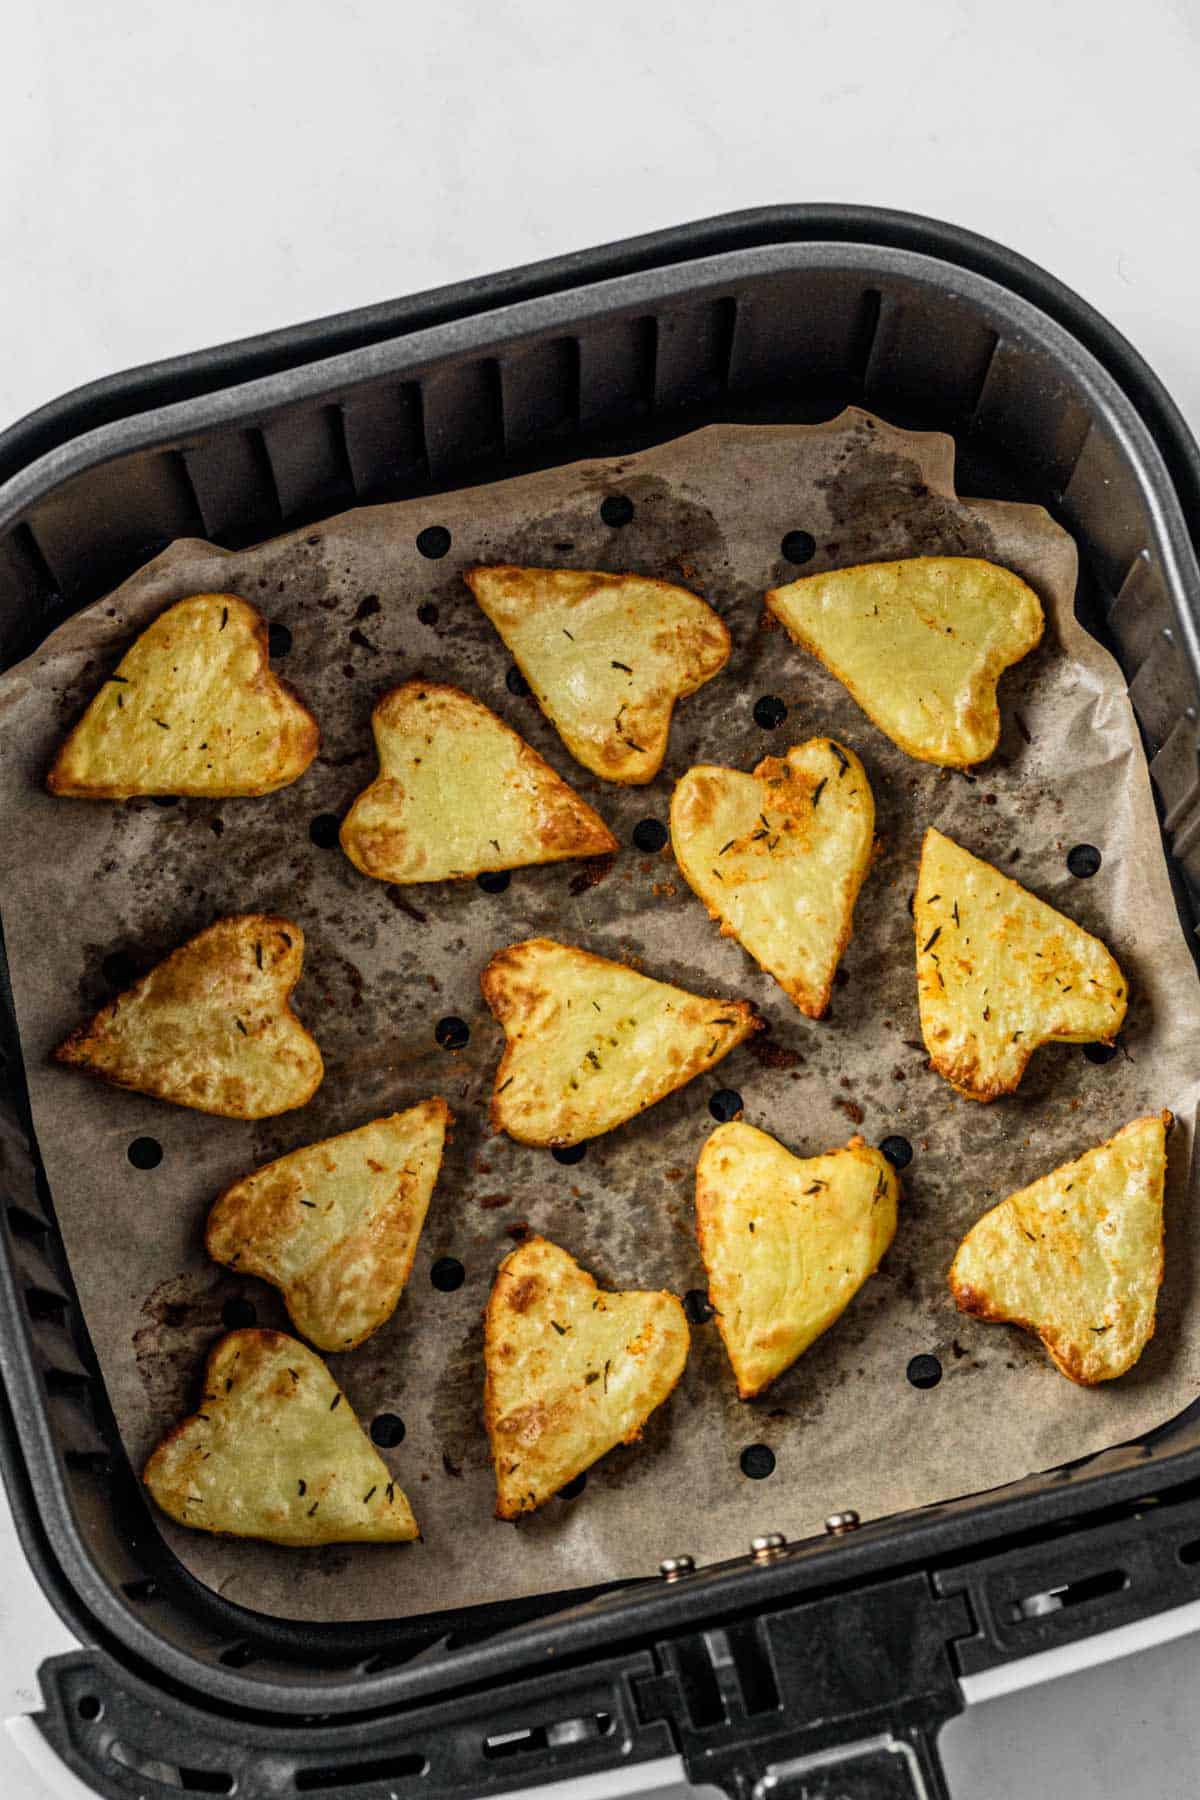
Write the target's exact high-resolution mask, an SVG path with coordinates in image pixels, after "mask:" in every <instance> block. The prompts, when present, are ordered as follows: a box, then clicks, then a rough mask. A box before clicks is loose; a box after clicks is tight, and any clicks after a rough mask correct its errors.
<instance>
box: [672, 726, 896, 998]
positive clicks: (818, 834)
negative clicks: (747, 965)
mask: <svg viewBox="0 0 1200 1800" xmlns="http://www.w3.org/2000/svg"><path fill="white" fill-rule="evenodd" d="M874 833H875V802H874V800H873V799H872V796H871V787H870V783H869V782H868V780H867V777H866V772H865V771H864V769H863V766H862V764H861V763H860V762H859V760H858V758H857V756H855V754H854V752H853V751H852V750H845V749H843V748H842V746H841V745H840V744H835V743H834V742H833V741H832V739H831V738H810V739H809V741H808V742H807V743H806V744H796V745H794V746H793V747H792V749H790V750H789V751H788V753H787V755H786V756H783V757H778V756H768V757H765V758H764V759H763V761H762V762H760V763H759V765H758V767H757V768H756V769H755V771H754V773H753V775H746V774H743V773H742V771H741V770H740V769H721V768H714V767H712V766H710V765H708V764H702V765H701V766H700V767H698V768H695V769H689V770H688V772H687V774H686V775H685V776H684V777H683V779H682V780H681V781H680V782H679V783H678V785H677V786H676V789H675V793H674V796H673V797H672V800H671V848H672V849H673V850H674V852H675V860H676V862H677V863H678V864H679V867H680V868H681V870H682V871H683V874H684V877H685V879H686V880H687V882H688V884H689V886H690V887H691V888H692V889H693V890H694V891H695V893H697V894H698V895H699V896H700V898H701V900H703V902H704V904H705V906H707V908H708V911H709V915H710V917H712V918H714V919H719V920H720V921H721V931H722V933H723V935H725V936H728V937H735V938H737V940H738V942H739V943H740V944H741V945H742V947H743V948H744V949H745V950H748V951H749V953H750V955H751V956H752V957H753V958H754V960H755V962H757V963H759V964H761V966H762V967H763V968H764V969H765V970H766V971H767V973H768V974H769V975H773V976H774V977H775V979H776V981H777V982H778V983H779V985H780V987H781V988H782V989H783V991H784V993H785V994H787V995H788V997H789V999H791V1000H793V1001H795V1003H796V1005H797V1006H798V1007H799V1008H800V1011H801V1012H802V1013H806V1014H807V1015H808V1017H809V1018H810V1019H819V1018H820V1017H821V1016H822V1014H823V1013H824V1012H825V1010H826V1008H827V1007H828V1005H829V994H830V990H831V989H832V987H833V977H834V971H835V970H836V969H837V965H838V961H839V958H840V957H841V955H842V952H843V951H844V950H845V948H846V945H847V944H848V943H849V941H850V926H851V920H852V919H853V916H854V902H855V900H856V899H857V897H858V890H859V888H860V887H861V886H862V883H863V878H864V876H865V875H866V873H867V870H868V868H869V867H870V865H871V848H872V844H873V841H874Z"/></svg>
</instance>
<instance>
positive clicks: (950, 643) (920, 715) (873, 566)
mask: <svg viewBox="0 0 1200 1800" xmlns="http://www.w3.org/2000/svg"><path fill="white" fill-rule="evenodd" d="M767 606H768V607H769V608H770V610H771V611H772V612H773V613H774V614H775V617H776V618H777V619H779V620H780V621H781V622H782V623H783V624H784V626H786V628H787V630H788V632H789V634H790V635H791V636H792V637H793V638H794V639H795V641H796V643H798V644H802V645H803V646H804V648H805V649H806V650H808V651H811V653H812V655H813V656H815V657H817V658H818V659H819V660H820V661H821V662H823V663H824V664H825V667H826V668H827V669H828V670H829V672H830V674H832V675H836V676H837V678H838V680H839V681H840V682H842V683H843V684H844V685H845V686H846V687H848V688H849V690H850V692H851V693H852V694H853V695H854V698H855V699H856V700H857V701H858V704H859V705H860V706H861V707H862V709H863V711H864V712H865V713H866V714H867V716H868V718H870V719H873V720H874V722H875V724H876V725H878V727H879V729H880V731H882V732H885V733H886V734H887V736H888V737H890V738H891V740H892V742H893V743H894V744H899V746H900V748H901V750H905V751H907V753H908V754H909V756H915V757H918V758H919V759H920V760H921V761H922V762H933V763H943V764H945V765H947V766H948V767H950V768H954V769H965V768H968V767H969V766H970V765H971V764H972V763H977V762H983V761H984V759H985V758H986V757H989V756H990V755H991V754H992V752H993V751H994V750H995V748H996V745H997V743H998V742H999V740H1000V709H999V705H998V703H997V700H996V684H997V682H998V681H999V679H1000V677H1001V675H1002V674H1003V673H1004V670H1005V669H1007V668H1008V667H1009V666H1010V665H1011V664H1012V663H1015V662H1019V661H1020V660H1021V658H1022V657H1023V656H1028V654H1029V652H1030V651H1031V650H1032V649H1033V648H1034V647H1035V645H1036V644H1037V643H1038V641H1039V640H1040V638H1041V635H1042V627H1043V623H1044V620H1043V615H1042V605H1041V601H1040V600H1039V599H1038V597H1037V595H1036V594H1035V593H1034V591H1033V589H1032V588H1031V587H1029V586H1028V585H1027V584H1026V583H1025V582H1023V581H1022V580H1021V578H1020V576H1019V575H1014V574H1013V573H1012V571H1011V570H1010V569H1002V568H1001V567H1000V566H999V564H998V563H990V562H984V561H982V560H981V559H980V558H979V557H974V556H912V557H908V558H905V559H904V560H902V561H900V562H879V563H861V564H859V565H858V566H857V567H856V568H851V569H831V570H830V571H829V572H828V573H827V574H825V575H804V576H801V578H800V580H799V581H792V582H789V583H788V585H787V586H786V587H781V588H772V589H771V591H770V593H769V594H768V595H767Z"/></svg>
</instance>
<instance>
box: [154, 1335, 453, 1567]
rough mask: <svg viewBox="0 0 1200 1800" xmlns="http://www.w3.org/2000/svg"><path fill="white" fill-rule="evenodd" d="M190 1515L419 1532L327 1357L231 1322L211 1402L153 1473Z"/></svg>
mask: <svg viewBox="0 0 1200 1800" xmlns="http://www.w3.org/2000/svg"><path fill="white" fill-rule="evenodd" d="M142 1480H143V1481H144V1482H145V1484H146V1486H147V1487H148V1488H149V1490H150V1492H151V1494H152V1495H153V1496H154V1499H155V1500H156V1501H157V1503H158V1505H159V1506H161V1507H162V1509H163V1511H164V1512H165V1513H169V1514H170V1516H171V1517H172V1518H173V1519H178V1521H179V1523H180V1524H181V1525H191V1526H193V1527H194V1528H195V1529H196V1530H198V1531H212V1532H216V1533H218V1534H220V1535H222V1536H228V1537H244V1538H264V1539H265V1540H266V1541H267V1542H268V1543H272V1544H286V1545H289V1546H291V1547H294V1548H305V1547H307V1546H309V1545H312V1544H363V1543H403V1542H405V1541H409V1540H411V1539H413V1538H415V1537H418V1536H419V1535H420V1533H419V1532H418V1530H417V1522H416V1520H415V1519H414V1518H413V1515H412V1508H411V1507H410V1506H409V1504H408V1500H407V1499H406V1497H405V1495H404V1492H403V1490H402V1489H401V1488H400V1487H399V1485H398V1484H397V1483H396V1481H395V1480H394V1479H393V1478H392V1474H391V1471H390V1470H389V1468H388V1466H387V1464H386V1463H385V1462H384V1460H383V1458H382V1457H381V1456H379V1455H377V1454H376V1452H375V1450H374V1449H373V1448H372V1446H371V1441H370V1439H369V1438H368V1437H367V1434H366V1432H365V1431H364V1430H363V1428H362V1426H361V1425H360V1424H359V1422H358V1420H357V1419H356V1418H355V1416H354V1409H353V1408H352V1407H351V1405H350V1402H349V1401H348V1400H347V1399H346V1397H345V1395H344V1394H343V1393H342V1390H341V1389H340V1388H339V1387H338V1385H337V1383H336V1381H335V1380H334V1379H333V1376H332V1375H331V1374H330V1373H329V1370H328V1369H327V1368H326V1367H325V1364H324V1363H323V1362H322V1361H321V1359H320V1357H319V1356H314V1355H313V1353H312V1351H311V1350H307V1349H305V1347H304V1345H303V1344H301V1343H298V1342H297V1340H296V1339H295V1338H291V1337H287V1336H285V1334H284V1333H283V1332H282V1331H231V1332H230V1333H229V1335H228V1336H227V1337H223V1338H222V1339H221V1340H220V1342H219V1343H218V1344H217V1345H216V1347H215V1348H214V1349H213V1351H212V1352H211V1354H210V1355H209V1358H208V1366H207V1368H206V1369H205V1373H204V1395H203V1398H202V1400H201V1402H200V1409H199V1411H198V1412H194V1413H193V1414H192V1416H191V1417H190V1418H188V1419H184V1420H183V1422H182V1423H181V1424H179V1425H176V1427H175V1429H174V1430H173V1431H169V1432H168V1433H167V1435H166V1437H165V1438H164V1439H163V1441H162V1443H161V1444H159V1446H158V1448H157V1449H156V1450H155V1451H154V1452H153V1454H152V1455H151V1457H150V1459H149V1461H148V1462H147V1464H146V1467H145V1469H144V1471H143V1474H142Z"/></svg>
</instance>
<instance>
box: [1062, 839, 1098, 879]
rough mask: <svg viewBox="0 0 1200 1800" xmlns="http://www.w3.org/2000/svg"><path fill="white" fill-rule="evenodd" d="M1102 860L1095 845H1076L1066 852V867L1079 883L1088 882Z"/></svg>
mask: <svg viewBox="0 0 1200 1800" xmlns="http://www.w3.org/2000/svg"><path fill="white" fill-rule="evenodd" d="M1103 860H1104V859H1103V857H1102V856H1101V855H1100V852H1099V851H1098V850H1097V848H1096V846H1095V844H1076V845H1075V847H1074V848H1073V849H1071V850H1068V851H1067V867H1068V869H1070V871H1071V873H1072V875H1076V876H1078V878H1079V880H1080V881H1088V880H1090V878H1091V877H1092V876H1093V875H1094V874H1095V873H1096V871H1097V869H1098V868H1099V867H1100V864H1101V863H1102V862H1103Z"/></svg>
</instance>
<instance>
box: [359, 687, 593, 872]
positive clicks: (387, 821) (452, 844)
mask: <svg viewBox="0 0 1200 1800" xmlns="http://www.w3.org/2000/svg"><path fill="white" fill-rule="evenodd" d="M371 723H372V725H373V727H374V730H375V747H376V750H377V751H378V754H379V773H378V775H377V776H376V777H375V779H374V781H373V782H372V783H371V785H370V787H368V788H364V789H363V791H362V793H361V794H360V795H359V796H358V798H357V800H355V802H354V805H353V806H352V807H351V808H350V811H349V813H348V814H347V816H346V820H345V822H344V824H343V825H342V832H341V839H342V849H343V850H344V851H345V852H346V855H347V856H348V857H349V858H350V861H351V862H352V863H353V864H354V866H355V868H357V869H361V870H362V872H363V874H364V875H373V876H374V877H375V879H376V880H377V881H394V882H412V881H446V880H449V879H452V878H454V877H456V876H457V877H461V876H466V875H479V874H482V873H483V872H484V871H485V870H490V869H519V868H521V867H523V866H524V865H525V864H528V863H549V862H562V861H563V860H564V859H566V858H567V857H573V856H606V855H610V854H611V853H612V852H613V851H615V850H618V849H619V848H620V846H619V844H618V843H617V840H616V838H615V837H614V836H613V834H612V832H611V831H610V830H609V829H608V826H607V825H606V824H605V823H604V820H603V819H602V818H600V816H599V814H597V813H594V812H593V811H592V809H591V807H590V806H588V805H586V804H585V802H584V801H582V800H581V799H580V798H579V795H578V794H576V793H575V792H573V790H572V789H571V788H569V787H568V786H567V784H566V782H565V781H564V780H563V779H562V777H561V776H560V775H556V774H555V772H554V770H553V769H552V768H551V767H550V764H549V763H548V762H544V761H543V759H542V758H541V757H540V756H539V755H538V753H537V751H536V750H532V749H530V747H529V745H528V744H527V743H526V742H525V740H524V739H523V738H519V737H518V736H517V734H516V732H515V731H511V730H510V729H509V727H508V726H507V725H506V724H505V723H504V721H503V719H498V718H497V717H496V715H495V713H494V712H489V710H488V708H487V707H486V706H482V705H481V704H480V702H479V701H478V700H472V698H471V697H470V695H469V694H464V693H462V692H461V690H460V689H458V688H454V687H445V686H442V685H440V684H439V683H437V682H428V681H407V682H405V684H404V685H403V687H397V688H393V689H392V691H391V692H390V693H388V694H385V695H384V696H383V698H382V700H380V701H379V703H378V705H377V706H376V708H375V711H374V712H373V713H372V715H371Z"/></svg>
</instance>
